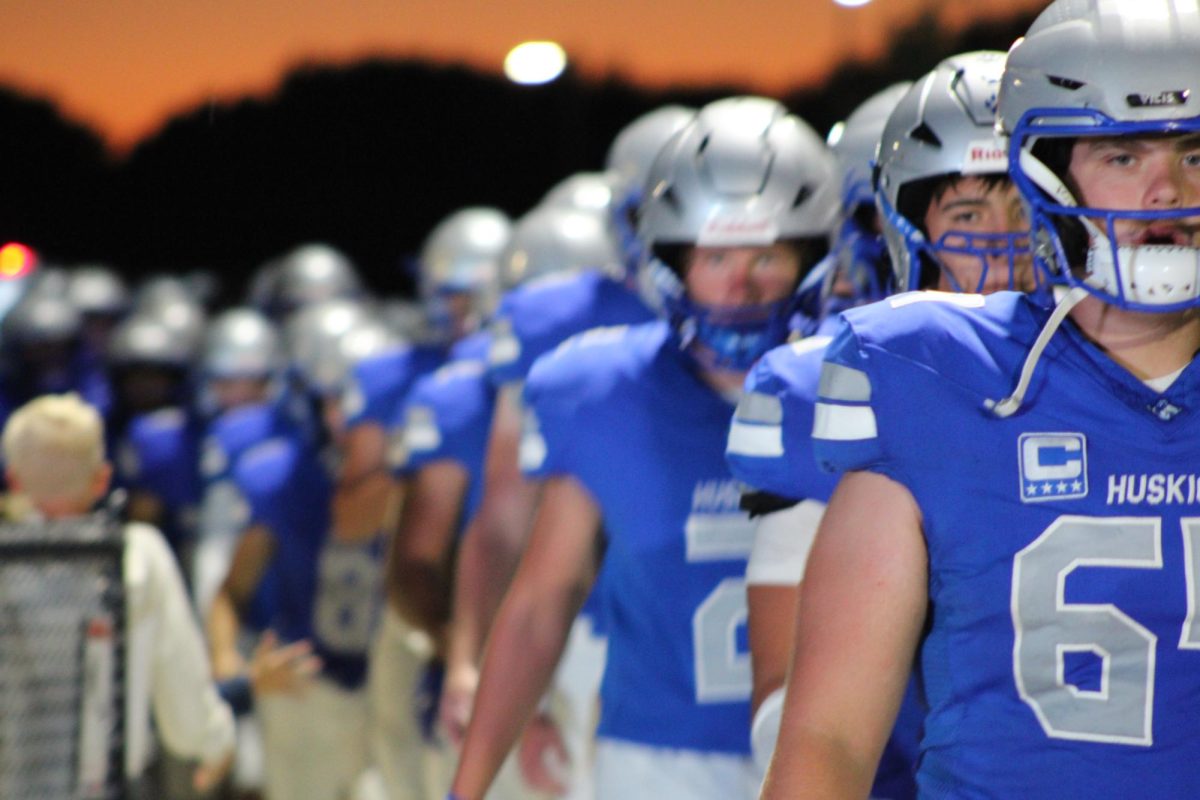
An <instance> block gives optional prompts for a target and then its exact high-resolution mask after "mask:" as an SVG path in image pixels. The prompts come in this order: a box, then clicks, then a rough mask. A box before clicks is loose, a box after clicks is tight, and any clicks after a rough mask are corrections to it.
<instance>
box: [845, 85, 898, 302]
mask: <svg viewBox="0 0 1200 800" xmlns="http://www.w3.org/2000/svg"><path fill="white" fill-rule="evenodd" d="M911 86H912V83H911V82H907V81H906V82H903V83H896V84H893V85H891V86H889V87H888V88H886V89H884V90H883V91H881V92H877V93H875V94H873V95H871V97H869V98H867V100H866V101H864V102H863V103H862V104H860V105H859V106H858V107H857V108H856V109H854V111H853V112H851V113H850V115H849V116H848V117H846V119H845V120H843V121H842V122H839V123H837V124H836V125H834V126H833V128H831V129H830V131H829V136H828V138H827V142H828V144H829V149H830V150H831V151H832V152H833V155H834V158H835V159H836V161H837V170H838V185H839V189H840V192H841V205H840V212H839V214H838V219H837V223H836V225H835V227H834V232H833V235H832V236H831V237H830V252H831V254H832V255H833V258H834V262H833V264H832V265H831V268H830V270H829V273H828V285H827V286H826V287H825V289H824V291H823V294H824V295H825V300H826V305H828V306H829V308H828V310H829V311H837V310H840V309H841V308H846V307H849V306H853V305H858V304H860V303H866V302H871V301H873V300H878V299H880V298H881V297H883V296H884V295H886V294H887V293H888V291H889V288H890V286H891V283H892V280H891V264H890V263H889V261H888V255H887V243H886V242H885V241H884V238H883V233H882V231H881V230H880V222H879V219H878V212H877V211H876V208H875V181H874V177H873V174H872V173H873V170H874V168H875V160H876V155H877V153H878V152H879V140H880V138H882V136H883V128H884V125H885V124H886V123H887V120H888V117H889V116H890V115H891V113H892V111H893V110H894V109H895V108H896V104H897V103H899V102H900V98H901V97H903V96H904V94H905V93H906V92H907V91H908V90H909V88H910V87H911ZM835 280H837V286H838V287H842V288H844V289H846V290H849V291H850V292H851V294H850V295H849V296H841V295H839V296H836V297H835V296H833V286H834V282H835Z"/></svg>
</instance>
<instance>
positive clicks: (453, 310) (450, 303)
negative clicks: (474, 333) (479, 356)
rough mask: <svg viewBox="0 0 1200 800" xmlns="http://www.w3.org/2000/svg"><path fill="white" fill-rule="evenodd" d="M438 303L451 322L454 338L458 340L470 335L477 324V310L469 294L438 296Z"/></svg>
mask: <svg viewBox="0 0 1200 800" xmlns="http://www.w3.org/2000/svg"><path fill="white" fill-rule="evenodd" d="M438 302H439V303H441V304H443V309H444V310H445V313H446V316H447V317H448V318H449V321H450V332H451V335H452V336H453V337H454V338H456V339H457V338H459V337H462V336H464V335H466V334H468V333H470V332H471V330H472V328H474V327H475V325H476V324H477V322H478V321H477V320H476V319H475V313H474V312H475V308H474V306H473V305H472V298H471V294H470V293H469V292H443V293H441V294H439V295H438Z"/></svg>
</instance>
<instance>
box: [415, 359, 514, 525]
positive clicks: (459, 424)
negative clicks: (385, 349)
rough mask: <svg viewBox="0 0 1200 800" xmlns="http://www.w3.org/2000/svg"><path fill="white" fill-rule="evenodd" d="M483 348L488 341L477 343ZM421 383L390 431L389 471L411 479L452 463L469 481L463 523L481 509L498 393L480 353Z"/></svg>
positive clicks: (420, 380)
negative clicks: (436, 465)
mask: <svg viewBox="0 0 1200 800" xmlns="http://www.w3.org/2000/svg"><path fill="white" fill-rule="evenodd" d="M481 338H482V340H483V343H484V344H485V345H486V339H487V337H486V336H483V337H481ZM469 355H472V356H474V357H463V358H458V359H456V360H452V361H450V362H449V363H448V364H446V365H445V366H443V367H441V368H440V369H438V370H437V371H436V372H433V373H431V374H429V375H425V376H423V377H422V378H421V379H419V380H418V381H417V383H416V385H415V386H414V387H413V390H412V392H411V393H410V394H409V397H408V400H407V401H406V403H405V407H404V413H403V415H402V419H401V421H400V424H399V425H397V426H396V428H395V430H394V434H393V435H394V437H398V438H399V441H398V442H397V443H396V446H394V447H393V448H392V453H393V456H394V457H393V463H392V469H393V471H395V472H396V473H397V475H401V476H403V475H412V474H415V473H416V472H418V471H420V469H421V468H422V467H424V466H426V465H427V464H431V463H433V462H435V461H453V462H454V463H456V464H458V465H460V466H461V467H462V468H463V469H464V470H466V472H467V475H468V476H469V483H468V488H467V497H466V498H465V503H464V507H463V513H462V520H463V522H464V524H465V522H466V521H467V520H469V519H470V518H471V516H472V515H473V514H474V513H475V511H476V509H477V508H478V507H479V501H480V499H481V495H482V493H483V491H482V490H483V466H484V458H485V455H486V453H487V443H488V431H489V429H490V427H491V423H492V412H493V410H494V409H495V405H496V390H495V388H494V387H493V386H492V383H491V381H490V380H488V374H487V362H486V361H485V360H484V358H483V357H482V355H483V354H482V353H479V352H473V353H469Z"/></svg>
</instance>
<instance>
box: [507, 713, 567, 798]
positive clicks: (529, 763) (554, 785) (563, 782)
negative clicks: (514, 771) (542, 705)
mask: <svg viewBox="0 0 1200 800" xmlns="http://www.w3.org/2000/svg"><path fill="white" fill-rule="evenodd" d="M517 759H518V763H519V764H520V767H521V777H522V778H524V779H525V783H526V784H527V785H528V786H529V788H531V789H533V790H535V791H538V792H549V793H550V794H555V795H562V794H566V792H567V776H568V774H569V768H570V764H571V757H570V756H569V755H568V754H567V746H566V745H565V744H564V743H563V738H562V734H560V733H559V731H558V725H556V724H555V722H554V720H552V719H551V718H550V717H549V716H548V715H546V714H544V713H541V712H539V713H538V714H536V715H534V717H533V719H531V720H530V721H529V725H527V726H526V728H525V733H524V734H522V736H521V744H520V749H519V750H518V751H517Z"/></svg>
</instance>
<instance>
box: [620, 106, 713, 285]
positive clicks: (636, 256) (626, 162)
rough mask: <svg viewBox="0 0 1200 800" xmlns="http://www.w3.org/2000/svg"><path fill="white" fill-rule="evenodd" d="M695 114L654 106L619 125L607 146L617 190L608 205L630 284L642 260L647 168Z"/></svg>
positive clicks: (679, 109)
mask: <svg viewBox="0 0 1200 800" xmlns="http://www.w3.org/2000/svg"><path fill="white" fill-rule="evenodd" d="M695 116H696V110H695V109H693V108H688V107H686V106H676V105H669V106H662V107H660V108H656V109H654V110H653V111H649V112H647V113H645V114H643V115H641V116H640V117H638V118H637V119H635V120H634V121H633V122H630V123H629V124H628V125H626V126H625V127H624V128H622V129H621V131H620V133H618V134H617V135H616V137H615V138H614V139H613V141H612V144H611V145H609V147H608V157H607V158H606V159H605V162H604V168H605V170H606V171H607V172H608V174H609V175H610V176H612V179H613V180H614V188H615V190H616V195H615V197H614V200H613V204H612V207H611V214H612V218H613V227H614V229H615V230H616V234H617V241H618V243H619V244H620V245H621V251H622V253H623V254H624V257H625V258H624V266H625V272H626V275H625V277H626V279H629V280H630V282H631V283H632V279H633V278H634V277H635V275H636V273H637V268H638V264H639V263H640V262H641V260H642V248H641V243H640V242H639V240H638V237H637V215H638V208H639V207H640V206H641V204H642V199H643V195H644V192H645V188H646V178H647V177H648V176H649V174H650V167H651V166H653V164H654V159H655V158H657V157H658V154H659V151H661V150H662V149H663V147H664V146H665V145H666V144H667V142H669V141H670V140H671V137H673V136H674V135H675V134H676V133H678V132H679V131H681V130H683V128H684V126H686V125H687V124H688V123H689V122H691V121H692V118H693V117H695Z"/></svg>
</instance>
